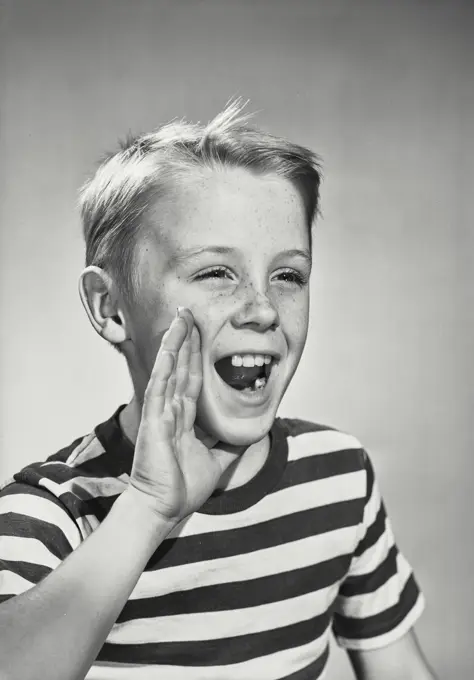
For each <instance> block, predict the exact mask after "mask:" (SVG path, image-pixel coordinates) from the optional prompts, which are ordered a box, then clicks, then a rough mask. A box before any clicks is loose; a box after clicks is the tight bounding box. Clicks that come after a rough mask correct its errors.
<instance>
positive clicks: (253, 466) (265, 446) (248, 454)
mask: <svg viewBox="0 0 474 680" xmlns="http://www.w3.org/2000/svg"><path fill="white" fill-rule="evenodd" d="M141 413H142V409H141V405H140V403H139V402H138V400H137V398H136V397H133V399H132V400H131V401H130V403H129V404H127V406H126V407H125V408H124V409H122V411H121V412H120V416H119V419H120V426H121V428H122V431H123V433H124V434H125V436H126V437H127V438H128V439H130V441H131V442H132V443H133V444H135V443H136V441H137V436H138V430H139V427H140V420H141ZM197 434H198V433H197ZM200 434H201V433H199V434H198V437H199V439H201V440H204V441H206V439H207V441H209V438H207V437H204V436H200ZM208 447H209V448H211V449H212V450H213V451H220V452H225V454H227V455H229V456H231V457H232V462H231V464H230V465H229V466H228V467H227V469H226V471H225V472H224V474H223V475H222V477H221V478H220V480H219V482H218V484H217V487H216V488H217V489H219V490H221V491H225V490H230V489H234V488H236V487H239V486H242V485H243V484H246V483H247V482H249V481H250V480H251V479H253V477H255V475H256V474H257V473H258V472H259V470H260V469H261V468H262V467H263V465H264V463H265V461H266V459H267V457H268V453H269V451H270V437H269V435H268V434H267V435H265V437H263V439H261V440H260V441H258V442H255V443H254V444H250V446H248V447H247V448H243V447H234V446H230V445H229V444H226V443H225V442H219V441H216V440H215V439H214V440H213V441H212V444H210V445H209V444H208Z"/></svg>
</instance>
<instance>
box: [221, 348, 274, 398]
mask: <svg viewBox="0 0 474 680" xmlns="http://www.w3.org/2000/svg"><path fill="white" fill-rule="evenodd" d="M274 363H275V360H274V358H273V357H271V356H270V355H268V354H266V355H261V354H260V355H254V356H252V355H244V356H241V355H238V354H234V355H233V356H228V357H223V358H222V359H219V360H218V361H216V363H215V364H214V368H215V369H216V372H217V373H218V375H219V377H220V378H221V379H222V380H223V381H224V382H225V383H226V384H227V385H228V386H229V387H231V388H232V389H234V390H238V391H239V392H258V391H260V390H263V389H264V387H265V385H266V384H267V382H268V379H269V377H270V373H271V371H272V367H273V365H274Z"/></svg>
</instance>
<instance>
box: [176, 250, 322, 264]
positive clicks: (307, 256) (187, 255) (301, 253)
mask: <svg viewBox="0 0 474 680" xmlns="http://www.w3.org/2000/svg"><path fill="white" fill-rule="evenodd" d="M236 252H237V250H236V249H235V248H230V247H229V246H209V247H203V248H188V249H187V250H182V251H180V252H179V253H177V254H176V255H175V256H174V257H173V260H174V261H175V262H177V263H180V262H183V261H185V260H189V259H191V258H195V257H198V256H199V255H203V254H205V253H212V254H214V255H233V254H235V253H236ZM282 255H284V256H286V257H301V258H303V259H304V260H306V261H307V262H308V264H311V262H312V258H311V253H310V252H309V250H300V249H299V248H293V249H291V250H282V252H281V253H278V255H277V257H281V256H282ZM275 259H276V258H275Z"/></svg>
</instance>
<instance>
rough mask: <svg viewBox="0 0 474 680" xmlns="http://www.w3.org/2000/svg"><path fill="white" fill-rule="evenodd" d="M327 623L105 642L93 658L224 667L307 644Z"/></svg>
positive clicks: (319, 619)
mask: <svg viewBox="0 0 474 680" xmlns="http://www.w3.org/2000/svg"><path fill="white" fill-rule="evenodd" d="M328 624H329V616H328V613H327V612H325V613H324V614H321V615H319V616H315V617H313V618H312V619H309V620H307V621H300V622H299V623H294V624H291V625H289V626H283V627H282V628H275V629H273V630H268V631H264V632H261V633H251V634H248V635H238V636H236V637H230V638H218V639H213V640H198V641H192V642H156V643H146V644H138V645H121V644H112V643H109V642H106V643H105V644H104V646H103V647H102V649H101V651H100V653H99V656H98V657H97V658H98V660H99V661H109V662H115V663H149V664H162V665H164V664H169V665H171V666H173V665H174V666H225V665H228V664H234V663H242V662H244V661H248V660H249V659H255V658H257V657H260V656H266V655H267V654H274V653H276V652H280V651H282V650H284V649H291V648H293V647H298V646H301V645H305V644H308V643H309V642H311V641H313V640H316V639H317V638H318V637H320V636H321V635H323V633H324V631H325V630H326V628H327V626H328Z"/></svg>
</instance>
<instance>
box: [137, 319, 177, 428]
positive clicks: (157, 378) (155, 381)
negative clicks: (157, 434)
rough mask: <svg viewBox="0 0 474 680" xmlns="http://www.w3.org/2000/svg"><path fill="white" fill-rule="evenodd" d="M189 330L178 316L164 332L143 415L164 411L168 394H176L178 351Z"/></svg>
mask: <svg viewBox="0 0 474 680" xmlns="http://www.w3.org/2000/svg"><path fill="white" fill-rule="evenodd" d="M187 332H188V329H187V325H186V322H184V323H183V319H180V318H179V317H176V318H175V319H173V321H172V323H171V326H170V327H169V328H168V329H167V330H166V331H165V332H164V333H163V334H162V337H161V342H160V346H159V349H158V353H157V355H156V359H155V363H154V365H153V369H152V372H151V375H150V379H149V381H148V385H147V388H146V391H145V397H144V403H143V415H146V414H150V413H151V414H154V415H155V417H156V414H157V412H159V413H161V414H162V413H163V410H164V403H165V400H166V398H167V394H169V393H170V392H171V393H172V394H174V383H175V370H174V369H175V366H176V359H177V353H178V351H179V348H180V347H181V345H182V343H183V340H184V338H185V337H186V334H187Z"/></svg>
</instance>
